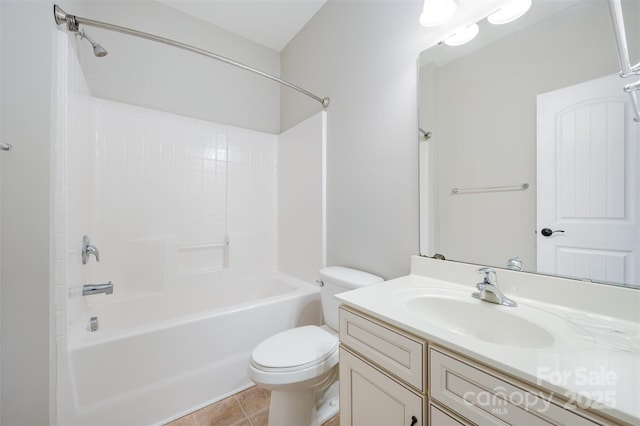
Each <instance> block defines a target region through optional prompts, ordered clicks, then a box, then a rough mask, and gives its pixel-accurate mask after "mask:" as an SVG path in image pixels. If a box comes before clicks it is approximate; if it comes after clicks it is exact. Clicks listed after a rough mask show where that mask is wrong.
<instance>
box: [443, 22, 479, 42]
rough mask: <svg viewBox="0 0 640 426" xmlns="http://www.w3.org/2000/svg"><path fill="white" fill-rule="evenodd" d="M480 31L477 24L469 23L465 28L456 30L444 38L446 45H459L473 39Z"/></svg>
mask: <svg viewBox="0 0 640 426" xmlns="http://www.w3.org/2000/svg"><path fill="white" fill-rule="evenodd" d="M479 31H480V28H479V27H478V24H471V25H469V26H468V27H466V28H461V29H459V30H457V31H456V32H455V33H454V34H453V35H451V36H449V37H447V38H446V39H445V40H444V44H446V45H447V46H461V45H463V44H465V43H468V42H470V41H471V40H473V39H474V38H475V37H476V36H477V35H478V32H479Z"/></svg>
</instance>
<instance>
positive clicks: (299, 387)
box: [249, 266, 383, 426]
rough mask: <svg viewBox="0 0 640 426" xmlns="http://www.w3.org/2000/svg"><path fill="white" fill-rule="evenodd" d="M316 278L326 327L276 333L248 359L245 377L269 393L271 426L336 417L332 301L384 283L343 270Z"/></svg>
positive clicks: (309, 424) (308, 425)
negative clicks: (347, 292) (247, 375)
mask: <svg viewBox="0 0 640 426" xmlns="http://www.w3.org/2000/svg"><path fill="white" fill-rule="evenodd" d="M318 275H319V277H320V280H319V284H320V285H321V287H320V293H321V300H322V312H323V314H324V321H325V323H326V324H325V325H323V326H315V325H309V326H304V327H296V328H292V329H289V330H285V331H283V332H280V333H277V334H275V335H273V336H271V337H269V338H267V339H266V340H264V341H263V342H262V343H260V344H259V345H258V346H256V348H255V349H254V350H253V352H252V353H251V360H250V362H249V377H250V378H251V380H253V381H254V382H255V383H256V384H257V385H259V386H261V387H263V388H266V389H269V390H271V404H270V406H269V426H320V425H321V424H322V423H324V422H325V421H327V420H329V419H330V418H331V417H333V416H335V415H336V414H337V413H338V410H339V404H338V396H339V395H338V391H339V386H338V305H339V303H338V301H337V300H336V299H335V298H334V297H333V295H334V294H337V293H342V292H344V291H349V290H353V289H356V288H360V287H364V286H367V285H371V284H376V283H379V282H382V281H383V279H382V278H380V277H378V276H376V275H373V274H369V273H367V272H363V271H358V270H355V269H350V268H345V267H342V266H330V267H327V268H323V269H321V270H320V271H319V273H318Z"/></svg>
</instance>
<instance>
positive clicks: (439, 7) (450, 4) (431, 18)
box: [420, 0, 458, 27]
mask: <svg viewBox="0 0 640 426" xmlns="http://www.w3.org/2000/svg"><path fill="white" fill-rule="evenodd" d="M457 10H458V5H457V4H456V3H455V2H454V1H453V0H424V6H423V8H422V15H420V24H421V25H422V26H424V27H437V26H438V25H442V24H444V23H445V22H447V21H448V20H449V18H451V17H452V16H453V14H454V13H456V11H457Z"/></svg>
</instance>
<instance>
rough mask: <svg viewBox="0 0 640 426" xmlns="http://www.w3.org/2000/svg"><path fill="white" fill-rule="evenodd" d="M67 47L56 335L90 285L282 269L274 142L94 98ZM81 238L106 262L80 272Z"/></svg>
mask: <svg viewBox="0 0 640 426" xmlns="http://www.w3.org/2000/svg"><path fill="white" fill-rule="evenodd" d="M60 37H61V39H60V44H61V45H63V47H62V48H61V50H64V56H63V57H61V58H60V63H59V65H58V66H59V75H60V76H65V75H66V76H67V78H66V81H64V82H63V84H61V85H60V90H59V96H58V99H60V101H59V105H58V109H57V110H58V113H60V114H61V122H62V123H64V124H63V126H61V129H60V131H59V136H58V143H57V146H56V153H57V159H56V161H57V165H56V167H57V178H56V187H55V194H56V217H55V221H56V226H55V232H56V237H55V239H56V309H57V324H58V325H57V336H58V337H59V338H60V339H62V338H64V335H65V329H66V327H65V326H64V325H65V324H68V323H69V322H72V321H74V320H75V319H79V316H80V315H82V314H83V311H84V301H83V298H82V297H81V296H80V294H81V288H82V285H83V284H86V283H102V282H107V281H112V282H113V284H114V295H115V296H117V295H118V294H120V295H122V294H129V293H136V292H142V291H159V290H162V289H163V288H164V287H166V286H170V285H179V284H180V277H182V276H185V275H191V274H201V273H205V272H213V273H215V271H218V270H225V271H226V273H238V274H242V275H248V274H257V273H261V272H271V271H274V270H276V233H277V222H276V213H277V212H276V210H277V196H276V195H277V194H276V162H277V155H276V154H277V151H276V143H277V136H275V135H270V134H266V133H261V132H256V131H251V130H246V129H240V128H236V127H232V126H226V125H220V124H215V123H210V122H205V121H202V120H196V119H191V118H187V117H182V116H178V115H175V114H169V113H165V112H161V111H155V110H150V109H146V108H141V107H136V106H132V105H126V104H121V103H117V102H112V101H107V100H102V99H97V98H93V97H91V96H90V95H89V91H88V89H87V86H86V83H85V82H84V77H83V74H82V71H81V69H80V67H79V62H78V58H77V56H76V49H75V43H76V41H75V40H74V39H73V38H70V37H67V35H66V34H60ZM62 80H64V79H62ZM85 234H86V235H88V236H89V237H90V238H91V243H92V244H94V245H95V246H97V247H98V249H99V250H100V262H96V260H95V259H94V258H93V257H91V258H90V260H89V263H88V264H87V265H82V264H81V261H80V247H81V242H82V236H83V235H85ZM225 241H228V242H229V244H228V249H225V245H224V242H225ZM60 347H64V346H60Z"/></svg>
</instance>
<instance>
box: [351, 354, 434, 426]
mask: <svg viewBox="0 0 640 426" xmlns="http://www.w3.org/2000/svg"><path fill="white" fill-rule="evenodd" d="M339 365H340V426H389V425H394V426H403V425H404V426H422V425H423V424H424V423H423V414H424V397H422V396H420V395H418V394H417V393H414V392H413V391H411V390H409V389H408V388H406V387H404V386H403V385H401V384H400V383H399V382H397V381H396V380H394V379H392V378H391V377H389V376H387V375H386V374H384V373H382V372H381V371H380V370H378V369H376V368H374V367H373V366H371V365H370V364H367V363H366V362H364V361H363V360H361V359H360V358H358V357H357V356H355V355H353V354H352V353H351V352H349V351H347V350H345V349H344V348H340V364H339Z"/></svg>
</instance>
